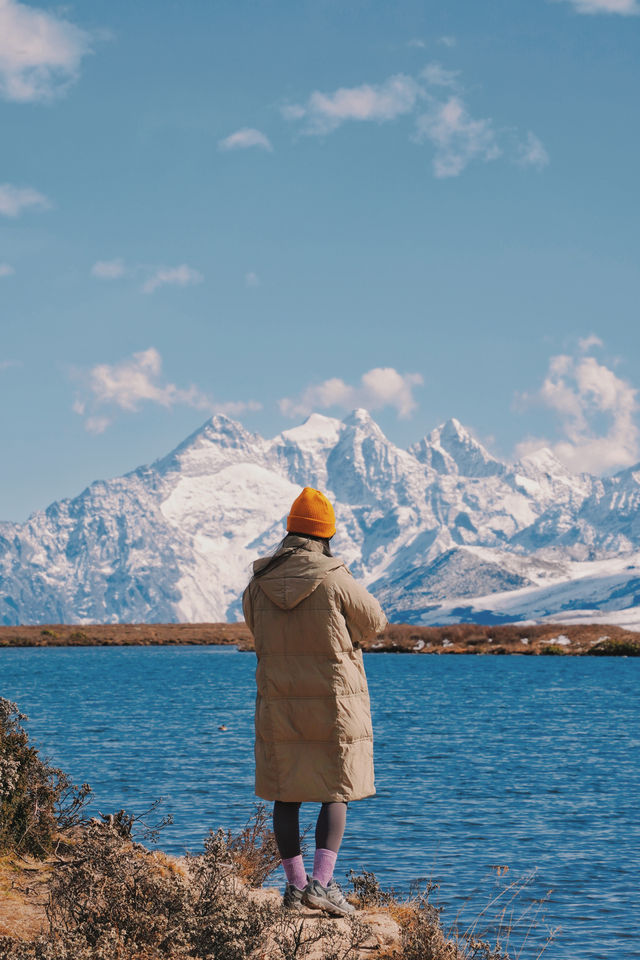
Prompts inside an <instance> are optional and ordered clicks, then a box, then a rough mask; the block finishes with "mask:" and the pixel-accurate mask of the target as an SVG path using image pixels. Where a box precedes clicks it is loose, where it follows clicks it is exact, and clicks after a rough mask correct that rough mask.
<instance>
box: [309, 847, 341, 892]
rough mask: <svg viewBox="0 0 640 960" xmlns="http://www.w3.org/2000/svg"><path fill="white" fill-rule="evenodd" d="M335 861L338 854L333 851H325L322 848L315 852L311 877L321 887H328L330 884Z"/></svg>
mask: <svg viewBox="0 0 640 960" xmlns="http://www.w3.org/2000/svg"><path fill="white" fill-rule="evenodd" d="M337 859H338V854H337V853H334V851H333V850H327V849H325V848H324V847H320V848H319V849H317V850H316V853H315V857H314V858H313V876H314V879H315V880H317V881H318V882H319V883H321V884H322V886H323V887H328V886H329V884H330V883H331V878H332V876H333V868H334V867H335V865H336V860H337Z"/></svg>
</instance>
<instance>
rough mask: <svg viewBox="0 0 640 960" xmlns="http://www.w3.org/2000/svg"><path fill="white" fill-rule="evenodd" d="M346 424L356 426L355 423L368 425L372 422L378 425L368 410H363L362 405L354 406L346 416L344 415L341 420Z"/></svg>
mask: <svg viewBox="0 0 640 960" xmlns="http://www.w3.org/2000/svg"><path fill="white" fill-rule="evenodd" d="M342 422H343V423H345V424H346V425H347V426H349V427H351V426H356V425H361V426H364V425H369V424H373V425H374V426H376V427H377V426H378V424H377V423H376V422H375V420H374V419H373V417H372V416H371V414H370V413H369V411H368V410H365V408H364V407H356V409H355V410H352V411H351V413H350V414H349V416H348V417H345V418H344V420H343V421H342Z"/></svg>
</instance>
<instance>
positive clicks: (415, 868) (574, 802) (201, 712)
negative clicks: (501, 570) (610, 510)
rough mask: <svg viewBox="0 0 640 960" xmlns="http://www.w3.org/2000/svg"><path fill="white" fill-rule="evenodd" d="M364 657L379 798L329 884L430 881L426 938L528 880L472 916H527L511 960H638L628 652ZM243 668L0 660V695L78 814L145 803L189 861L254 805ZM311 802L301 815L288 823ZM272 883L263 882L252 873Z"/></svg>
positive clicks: (165, 651)
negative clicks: (83, 793) (437, 920)
mask: <svg viewBox="0 0 640 960" xmlns="http://www.w3.org/2000/svg"><path fill="white" fill-rule="evenodd" d="M364 660H365V669H366V672H367V676H368V679H369V690H370V694H371V704H372V714H373V725H374V737H375V758H376V787H377V791H378V792H377V795H376V796H375V797H374V798H370V799H367V800H363V801H358V802H357V803H353V804H351V805H350V808H349V816H348V821H347V832H346V835H345V839H344V841H343V845H342V848H341V850H340V855H339V858H338V863H337V867H336V879H338V881H339V882H342V884H343V886H344V887H345V888H347V889H348V886H349V885H348V883H347V881H346V880H345V874H346V872H347V870H348V869H349V867H353V868H354V869H356V870H358V871H360V870H362V869H366V870H372V871H374V872H375V874H376V875H377V876H378V878H379V879H380V880H381V882H382V883H383V885H384V886H394V887H395V888H396V889H397V890H399V891H402V892H408V891H409V888H410V885H411V884H412V883H414V882H416V881H418V882H420V883H424V882H425V881H426V879H428V878H429V877H431V878H432V879H433V880H435V881H437V882H438V883H439V889H438V890H437V892H435V893H434V894H432V899H434V900H435V901H436V902H437V903H438V904H439V905H440V906H442V907H443V908H444V909H443V914H442V921H443V924H444V926H445V929H446V928H447V927H448V926H449V924H450V923H452V922H453V921H454V920H455V918H456V914H458V913H459V914H460V916H459V921H458V923H459V926H460V927H461V928H462V929H464V928H465V926H466V925H467V924H468V923H471V922H473V921H474V919H475V918H476V917H477V916H478V915H479V914H480V912H481V911H482V910H483V909H484V907H485V906H486V904H487V903H488V901H489V899H490V898H491V897H492V896H493V895H495V894H496V893H497V892H498V891H499V890H501V889H503V888H504V886H505V885H506V884H507V883H509V882H513V881H515V880H519V879H522V878H525V877H528V876H530V877H531V880H530V882H529V883H527V884H526V885H525V887H524V889H523V890H522V892H521V893H520V894H519V895H518V896H517V897H516V898H515V900H513V902H511V903H510V904H509V903H508V901H509V897H510V894H505V895H503V897H502V899H501V900H500V901H499V902H498V905H497V906H496V907H495V908H493V909H492V910H491V911H489V913H488V916H495V915H496V913H497V910H498V907H499V906H500V905H502V904H503V903H504V904H505V905H506V906H507V913H506V916H507V917H508V916H509V914H510V913H511V915H512V917H513V920H514V921H515V920H517V919H518V918H520V917H522V915H523V914H524V913H525V911H527V913H526V915H525V916H524V917H523V918H522V919H521V921H520V923H519V925H518V926H517V927H516V929H515V931H514V932H513V933H512V935H511V945H512V953H513V956H514V957H515V956H517V955H518V950H520V954H519V957H520V958H521V960H533V958H535V957H536V956H537V955H538V952H539V950H540V948H541V946H542V944H543V943H544V940H545V937H546V933H547V931H548V929H549V928H552V927H558V926H560V927H561V930H560V932H559V933H558V934H557V936H556V938H555V940H554V942H553V944H552V945H551V946H550V947H549V948H548V949H547V951H546V953H545V954H544V956H545V957H546V958H548V960H556V958H562V960H566V958H570V960H632V958H640V919H639V916H638V911H637V909H636V905H637V902H638V884H639V882H640V825H639V823H640V820H639V817H638V813H639V810H638V805H639V798H640V726H639V723H638V720H639V714H640V698H639V697H638V689H639V680H640V660H638V659H635V660H634V659H622V658H589V657H584V658H580V657H563V658H560V657H517V656H492V657H473V656H416V655H414V656H410V655H404V656H403V655H398V654H370V655H365V658H364ZM255 663H256V661H255V656H254V655H253V654H252V653H239V652H238V651H237V650H236V649H235V648H230V647H200V646H193V647H189V646H181V647H116V648H105V647H88V648H68V647H67V648H39V649H33V648H18V649H0V695H1V696H4V697H7V698H8V699H10V700H14V701H15V702H16V703H17V704H18V706H19V708H20V709H21V711H22V712H23V713H26V714H28V716H29V721H28V723H27V724H26V727H27V729H28V730H29V733H30V734H31V736H32V737H33V738H34V739H35V741H36V742H37V744H38V745H39V746H40V748H41V751H42V753H43V754H45V755H46V756H48V757H49V758H50V759H51V760H52V761H53V762H54V763H55V764H57V765H58V766H61V767H62V768H63V769H65V770H66V771H67V772H68V773H69V774H70V776H71V777H72V778H73V779H74V781H75V782H76V783H78V784H79V783H82V782H83V781H88V782H89V783H90V784H91V786H92V787H93V790H94V793H95V798H94V800H93V803H92V805H91V812H92V813H97V812H98V811H100V812H102V813H106V812H111V811H115V810H117V809H119V808H121V807H124V808H125V809H127V810H128V811H129V812H133V813H140V812H142V811H143V810H144V809H146V808H147V807H148V806H149V805H150V803H151V802H152V801H153V800H154V799H156V798H157V797H160V796H162V797H164V798H165V802H164V803H163V804H162V805H161V806H160V808H159V811H160V812H164V813H171V814H172V815H173V817H174V823H173V824H172V825H170V826H168V827H165V828H164V829H163V830H162V832H161V835H160V840H159V846H160V847H162V848H163V849H164V850H167V851H168V852H170V853H174V854H182V853H184V852H185V849H189V850H191V851H193V852H199V851H200V850H202V841H203V839H204V837H205V836H206V835H207V832H208V830H209V828H213V829H214V830H215V829H217V827H219V826H224V827H229V828H231V829H237V828H238V827H240V826H242V825H243V824H244V823H245V822H246V820H247V819H248V817H249V816H250V815H251V814H252V812H253V810H254V806H253V805H254V803H256V802H258V801H257V799H256V798H255V795H254V793H253V709H254V697H255V680H254V672H255ZM223 723H224V724H226V726H227V728H228V729H227V731H226V732H221V731H219V730H218V727H219V725H220V724H223ZM270 806H271V805H269V810H270ZM318 809H319V807H318V805H317V804H305V805H304V806H303V808H302V818H301V822H302V825H303V826H304V825H306V824H313V823H315V816H316V815H317V811H318ZM312 838H313V834H312V833H311V834H310V842H312ZM312 862H313V851H312V849H311V852H310V854H308V855H307V866H308V867H310V866H311V864H312ZM499 864H502V865H507V866H508V867H509V871H508V873H506V874H504V875H502V876H498V871H497V870H496V869H494V868H495V866H496V865H499ZM282 883H283V874H282V871H281V870H278V871H277V873H276V874H274V875H273V877H272V878H270V880H269V881H268V884H277V885H279V886H281V885H282ZM549 891H552V892H551V893H550V894H549V895H548V897H547V899H546V901H545V902H544V903H543V904H542V905H540V904H537V903H536V902H535V901H536V900H540V899H542V898H545V896H546V895H547V894H548V892H549ZM512 893H513V891H512ZM536 910H539V911H540V912H539V913H538V915H537V923H536V926H535V929H534V930H533V931H532V933H531V934H530V935H529V939H528V940H527V941H526V943H524V946H523V945H522V944H523V941H524V937H525V934H526V929H527V926H528V924H529V921H530V919H531V918H532V916H533V914H534V913H535V911H536ZM543 915H544V919H542V917H543ZM483 919H484V918H483ZM482 930H483V925H482V921H481V922H480V924H479V926H478V927H477V931H478V932H481V931H482Z"/></svg>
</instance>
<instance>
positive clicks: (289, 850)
mask: <svg viewBox="0 0 640 960" xmlns="http://www.w3.org/2000/svg"><path fill="white" fill-rule="evenodd" d="M346 822H347V803H339V802H335V803H323V804H322V806H321V808H320V813H319V814H318V820H317V823H316V849H320V848H322V849H324V850H333V852H334V853H337V852H338V850H339V849H340V843H341V841H342V837H343V836H344V828H345V824H346ZM273 832H274V833H275V835H276V843H277V844H278V850H279V851H280V857H281V859H282V860H289V859H290V858H291V857H297V856H298V854H299V853H300V804H299V803H289V802H286V801H284V800H276V802H275V803H274V805H273Z"/></svg>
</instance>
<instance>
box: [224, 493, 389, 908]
mask: <svg viewBox="0 0 640 960" xmlns="http://www.w3.org/2000/svg"><path fill="white" fill-rule="evenodd" d="M335 530H336V527H335V514H334V512H333V507H332V506H331V503H330V502H329V501H328V500H327V498H326V497H325V496H324V494H322V493H320V491H319V490H314V489H313V488H312V487H305V488H304V489H303V491H302V493H301V494H300V496H299V497H297V499H296V500H295V501H294V503H293V505H292V507H291V511H290V513H289V516H288V518H287V531H288V534H287V536H286V537H285V538H284V540H283V541H282V543H281V544H280V546H279V547H278V549H277V551H276V552H275V554H274V555H273V556H271V557H263V558H261V559H259V560H256V561H255V563H254V564H253V577H252V579H251V581H250V583H249V585H248V587H247V588H246V590H245V592H244V595H243V598H242V606H243V611H244V616H245V619H246V621H247V624H248V626H249V629H250V630H251V632H252V633H253V635H254V638H255V648H256V654H257V657H258V666H257V669H256V685H257V696H256V713H255V760H256V778H255V792H256V794H257V796H259V797H262V798H263V799H264V800H273V801H274V806H273V829H274V833H275V837H276V842H277V844H278V850H279V851H280V856H281V858H282V865H283V867H284V871H285V875H286V878H287V884H286V887H285V892H284V898H283V905H284V906H285V907H288V908H293V909H297V908H299V907H300V904H302V903H304V904H306V905H307V906H313V907H319V908H321V909H323V910H326V911H327V912H329V913H333V914H336V915H341V914H345V913H352V912H353V910H354V907H353V906H352V905H351V904H350V903H348V902H347V901H346V900H345V898H344V895H343V893H342V891H341V890H340V888H339V886H338V884H337V883H336V882H335V881H334V880H333V879H332V878H333V870H334V866H335V862H336V858H337V855H338V850H339V848H340V843H341V841H342V837H343V834H344V828H345V822H346V815H347V804H348V803H349V801H350V800H360V799H362V798H363V797H370V796H373V794H374V793H375V786H374V774H373V732H372V728H371V713H370V708H369V693H368V688H367V679H366V675H365V672H364V665H363V662H362V651H361V650H360V649H358V648H359V645H360V642H361V641H362V640H367V639H369V638H370V637H372V636H374V635H375V634H376V633H379V632H380V631H381V630H382V629H383V628H384V627H385V626H386V624H387V619H386V617H385V615H384V614H383V612H382V610H381V608H380V605H379V604H378V602H377V600H375V599H374V598H373V597H372V596H371V595H370V594H369V593H367V591H366V590H365V589H364V587H362V586H360V585H359V584H358V583H356V581H355V580H354V579H353V577H352V575H351V573H350V572H349V570H348V569H347V568H346V566H345V565H344V563H343V562H342V560H338V559H337V558H336V557H334V556H333V555H332V553H331V548H330V546H329V541H330V539H331V537H332V536H333V535H334V533H335ZM307 801H308V802H311V803H321V804H322V806H321V809H320V813H319V815H318V821H317V824H316V834H315V840H316V850H315V857H314V863H313V875H312V876H311V877H309V875H308V874H307V873H306V871H305V868H304V865H303V861H302V856H301V853H300V827H299V813H300V804H301V803H304V802H307Z"/></svg>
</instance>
